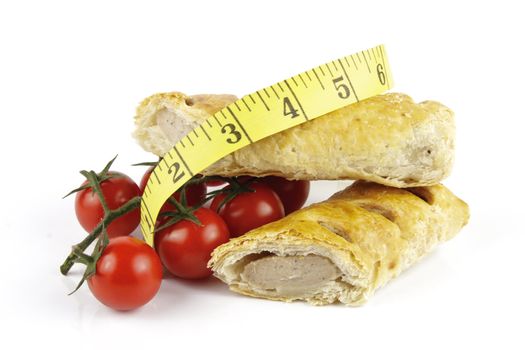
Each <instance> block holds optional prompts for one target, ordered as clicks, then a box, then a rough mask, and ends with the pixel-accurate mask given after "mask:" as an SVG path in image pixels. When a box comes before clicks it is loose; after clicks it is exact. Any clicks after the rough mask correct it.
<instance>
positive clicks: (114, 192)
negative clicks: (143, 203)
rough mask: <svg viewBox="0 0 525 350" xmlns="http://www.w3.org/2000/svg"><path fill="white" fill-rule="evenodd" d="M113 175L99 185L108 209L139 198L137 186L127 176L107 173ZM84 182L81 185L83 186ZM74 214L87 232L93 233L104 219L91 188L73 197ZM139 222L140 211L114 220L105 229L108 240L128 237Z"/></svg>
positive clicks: (136, 210)
mask: <svg viewBox="0 0 525 350" xmlns="http://www.w3.org/2000/svg"><path fill="white" fill-rule="evenodd" d="M108 174H110V175H114V176H115V177H112V178H110V179H108V180H105V181H102V182H101V183H100V188H101V190H102V194H103V195H104V198H105V199H106V203H107V204H108V207H109V209H117V208H119V207H121V206H122V205H123V204H125V203H126V202H127V201H129V200H130V199H132V198H133V197H136V196H140V194H141V193H140V189H139V187H138V186H137V184H136V183H135V182H134V181H133V180H132V179H131V178H130V177H128V176H127V175H124V174H122V173H119V172H116V171H110V172H108ZM86 183H87V182H84V183H83V184H82V185H85V184H86ZM75 213H76V215H77V219H78V222H79V223H80V225H82V227H83V228H84V230H86V231H87V232H91V231H93V229H94V228H95V227H96V226H97V225H98V223H99V222H100V221H101V220H102V219H103V218H104V209H103V208H102V204H101V203H100V200H99V198H98V196H97V195H96V194H95V193H94V192H93V190H92V189H91V188H87V189H85V190H82V191H79V192H77V194H76V197H75ZM139 222H140V209H139V208H137V209H134V210H132V211H130V212H129V213H127V214H126V215H123V216H121V217H119V218H117V219H116V220H114V221H113V222H112V223H111V224H109V226H108V227H107V232H108V236H109V237H110V238H113V237H118V236H126V235H129V234H130V233H131V232H133V230H135V229H136V228H137V226H138V225H139Z"/></svg>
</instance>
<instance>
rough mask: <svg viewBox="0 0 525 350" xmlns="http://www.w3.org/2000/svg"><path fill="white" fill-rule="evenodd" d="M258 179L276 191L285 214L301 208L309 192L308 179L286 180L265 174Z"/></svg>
mask: <svg viewBox="0 0 525 350" xmlns="http://www.w3.org/2000/svg"><path fill="white" fill-rule="evenodd" d="M259 181H261V182H263V183H265V184H267V185H268V186H270V187H271V188H272V190H274V191H275V193H277V195H278V196H279V198H280V199H281V202H283V206H284V212H285V214H286V215H288V214H290V213H291V212H294V211H296V210H297V209H301V208H302V207H303V205H304V203H305V202H306V200H307V199H308V194H309V193H310V181H307V180H287V179H285V178H283V177H279V176H266V177H262V178H260V179H259Z"/></svg>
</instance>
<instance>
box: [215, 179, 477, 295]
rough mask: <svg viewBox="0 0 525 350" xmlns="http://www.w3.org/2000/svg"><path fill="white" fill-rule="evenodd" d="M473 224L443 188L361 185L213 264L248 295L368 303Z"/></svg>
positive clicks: (237, 245) (259, 232)
mask: <svg viewBox="0 0 525 350" xmlns="http://www.w3.org/2000/svg"><path fill="white" fill-rule="evenodd" d="M468 219H469V209H468V206H467V204H466V203H465V202H463V201H462V200H461V199H459V198H457V197H456V196H455V195H454V194H453V193H452V192H450V191H449V190H448V189H447V188H446V187H445V186H443V185H440V184H438V185H433V186H427V187H414V188H406V189H398V188H393V187H387V186H383V185H380V184H375V183H371V182H364V181H357V182H355V183H354V184H352V185H351V186H349V187H348V188H346V189H345V190H343V191H341V192H339V193H336V194H335V195H333V196H332V197H331V198H329V199H328V200H326V201H324V202H321V203H317V204H314V205H311V206H309V207H306V208H304V209H301V210H299V211H296V212H294V213H292V214H290V215H288V216H286V217H284V218H283V219H281V220H278V221H275V222H273V223H270V224H267V225H264V226H261V227H259V228H257V229H254V230H252V231H250V232H248V233H247V234H245V235H244V236H241V237H238V238H234V239H232V240H231V241H229V242H228V243H226V244H223V245H221V246H219V247H217V248H216V249H215V251H214V252H213V254H212V258H211V260H210V262H209V266H210V267H211V268H212V270H213V271H214V274H215V275H216V276H217V277H218V278H219V279H221V280H222V281H224V282H225V283H226V284H228V285H229V287H230V289H231V290H233V291H235V292H238V293H241V294H245V295H249V296H253V297H260V298H266V299H272V300H282V301H293V300H304V301H307V302H309V303H311V304H315V305H324V304H330V303H334V302H341V303H344V304H347V305H360V304H363V303H364V302H365V301H367V299H368V298H369V297H370V296H371V295H372V294H373V293H374V292H375V291H376V290H377V289H378V288H379V287H381V286H383V285H384V284H385V283H387V282H388V281H390V280H391V279H393V278H395V277H396V276H397V275H398V274H400V273H401V272H402V271H403V270H405V269H407V268H408V267H409V266H411V265H412V264H414V263H415V262H416V261H417V260H418V259H420V258H421V257H423V256H425V255H426V254H427V253H428V252H429V251H430V250H432V249H433V248H434V247H435V246H436V245H437V244H438V243H440V242H443V241H446V240H448V239H451V238H452V237H454V236H455V235H456V234H457V233H458V232H459V230H460V229H461V228H462V227H463V226H464V225H465V224H466V223H467V221H468Z"/></svg>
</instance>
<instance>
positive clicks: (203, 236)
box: [155, 208, 230, 279]
mask: <svg viewBox="0 0 525 350" xmlns="http://www.w3.org/2000/svg"><path fill="white" fill-rule="evenodd" d="M194 215H195V216H196V217H197V219H199V221H200V222H201V224H202V225H197V224H196V223H194V222H192V221H189V220H182V221H179V222H177V223H176V224H173V225H171V226H168V227H166V228H164V229H162V230H160V231H159V232H156V233H155V249H156V250H157V253H158V254H159V256H160V260H161V261H162V263H163V264H164V266H165V267H166V269H167V270H168V271H169V272H171V273H172V274H174V275H175V276H177V277H182V278H188V279H197V278H204V277H208V276H210V275H211V274H212V271H211V270H210V269H209V268H208V267H207V264H208V260H210V256H211V252H212V251H213V250H214V249H215V248H216V247H218V246H219V245H221V244H223V243H226V242H227V241H228V239H229V238H230V234H229V232H228V227H227V226H226V224H225V223H224V220H222V218H221V217H220V216H219V215H217V214H216V213H215V212H213V211H211V210H210V209H207V208H199V209H197V210H196V211H195V212H194Z"/></svg>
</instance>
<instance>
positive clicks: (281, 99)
mask: <svg viewBox="0 0 525 350" xmlns="http://www.w3.org/2000/svg"><path fill="white" fill-rule="evenodd" d="M391 86H392V76H391V73H390V67H389V65H388V60H387V56H386V52H385V48H384V47H383V45H379V46H377V47H374V48H372V49H368V50H364V51H361V52H358V53H355V54H353V55H350V56H345V57H342V58H339V59H336V60H334V61H332V62H328V63H326V64H323V65H321V66H319V67H316V68H313V69H310V70H308V71H306V72H303V73H301V74H298V75H295V76H293V77H291V78H288V79H285V80H283V81H281V82H278V83H277V84H274V85H271V86H269V87H266V88H264V89H261V90H258V91H256V92H254V93H252V94H249V95H246V96H244V97H243V98H241V99H239V100H237V101H235V102H234V103H232V104H230V105H228V106H227V107H226V108H223V109H222V110H220V111H219V112H217V113H215V114H214V115H213V116H211V117H210V118H208V119H207V120H206V121H205V122H204V123H202V124H201V125H199V126H198V127H196V128H195V129H193V130H192V131H191V132H190V133H188V134H187V135H186V136H185V137H184V138H183V139H181V140H180V141H179V142H177V144H176V145H175V146H174V147H173V148H172V149H171V150H170V151H169V152H168V153H166V154H165V155H164V157H163V159H162V160H161V161H160V162H159V164H158V165H157V166H156V167H155V169H154V170H153V173H152V175H151V176H150V179H149V181H148V184H147V186H146V189H145V191H144V194H143V196H142V203H141V221H140V225H141V228H142V234H143V235H144V239H145V240H146V242H147V243H148V244H149V245H153V232H154V227H155V221H156V219H157V216H158V213H159V211H160V208H161V207H162V205H163V204H164V202H165V201H166V200H167V199H168V198H169V197H170V196H171V195H172V194H173V193H174V192H175V191H177V190H178V189H179V188H180V187H181V186H182V185H183V184H184V183H185V182H187V181H188V180H189V179H191V178H192V176H193V175H195V174H198V173H199V172H201V171H202V170H204V169H205V168H207V167H208V166H209V165H211V164H213V163H214V162H216V161H218V160H219V159H221V158H222V157H224V156H226V155H228V154H230V153H232V152H234V151H236V150H238V149H239V148H242V147H244V146H248V145H249V144H250V143H253V142H256V141H258V140H260V139H262V138H265V137H267V136H270V135H272V134H275V133H278V132H280V131H282V130H285V129H288V128H291V127H293V126H296V125H299V124H302V123H305V122H307V121H308V120H312V119H314V118H317V117H320V116H322V115H324V114H326V113H329V112H331V111H333V110H336V109H339V108H341V107H344V106H346V105H349V104H352V103H355V102H358V101H361V100H364V99H366V98H369V97H372V96H374V95H378V94H380V93H382V92H384V91H386V90H388V89H390V87H391Z"/></svg>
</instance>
